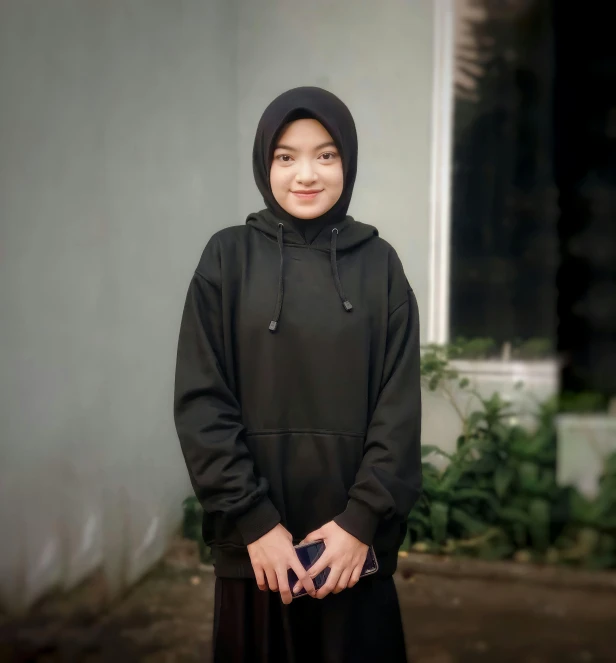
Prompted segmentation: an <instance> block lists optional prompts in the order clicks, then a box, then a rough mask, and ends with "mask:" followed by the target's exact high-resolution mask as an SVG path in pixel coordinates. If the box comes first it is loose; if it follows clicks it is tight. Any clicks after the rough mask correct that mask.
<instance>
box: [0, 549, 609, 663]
mask: <svg viewBox="0 0 616 663" xmlns="http://www.w3.org/2000/svg"><path fill="white" fill-rule="evenodd" d="M398 587H399V593H400V600H401V604H402V610H403V617H404V624H405V632H406V638H407V644H408V651H409V660H410V661H411V662H412V663H471V662H473V663H474V662H482V663H483V662H485V663H497V662H498V663H508V662H511V663H556V662H558V663H603V662H605V663H608V662H609V663H613V662H615V661H616V593H614V592H613V591H612V592H608V591H601V590H600V589H599V590H596V589H595V590H593V591H589V590H582V589H562V588H561V589H558V588H553V587H542V586H540V585H538V584H530V583H512V582H507V581H502V580H490V581H485V580H481V579H468V578H467V579H461V578H455V577H443V576H439V575H424V574H418V575H415V576H413V577H411V578H410V579H404V578H402V577H399V578H398ZM212 595H213V574H212V572H211V570H209V569H207V568H204V567H202V566H200V565H199V563H198V561H197V559H196V555H195V550H194V546H193V545H192V544H191V543H190V542H178V544H177V545H176V546H174V549H173V550H172V551H171V552H170V554H169V556H168V558H167V559H166V561H165V563H164V564H162V565H161V566H160V567H159V568H157V569H156V570H155V571H154V572H153V573H152V574H150V575H149V576H148V577H147V578H146V579H145V580H144V581H143V582H142V583H140V585H139V586H137V587H136V588H134V589H133V590H132V591H131V593H130V594H129V595H128V596H126V597H125V598H124V600H122V601H121V602H120V603H119V604H117V605H116V606H115V607H114V608H113V609H111V610H109V611H107V613H106V614H104V615H102V616H101V614H100V607H101V601H102V598H101V597H102V596H103V584H102V581H101V580H100V579H98V580H97V579H95V580H93V581H92V582H91V583H89V584H88V585H87V586H85V587H83V588H81V590H80V591H78V592H76V593H75V594H73V595H71V596H70V597H62V598H58V599H54V600H48V601H46V602H45V603H44V604H43V605H41V606H39V607H38V608H37V609H36V610H34V611H33V612H32V613H31V614H30V615H29V616H28V617H27V618H26V619H21V620H16V619H8V618H7V617H0V663H5V662H9V661H10V662H11V663H13V662H22V663H25V662H26V661H28V662H30V661H36V662H39V663H48V662H56V661H62V662H65V661H83V662H84V663H100V662H103V661H113V663H121V662H123V661H138V662H140V661H143V662H145V663H197V662H199V663H204V662H205V663H207V662H208V661H209V660H210V656H209V642H210V632H211V619H212Z"/></svg>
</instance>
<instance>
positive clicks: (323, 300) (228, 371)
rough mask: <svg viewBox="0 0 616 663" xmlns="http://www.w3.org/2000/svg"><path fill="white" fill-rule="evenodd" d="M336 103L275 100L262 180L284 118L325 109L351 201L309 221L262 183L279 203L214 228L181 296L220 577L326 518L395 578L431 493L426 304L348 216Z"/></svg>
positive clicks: (261, 147) (202, 478)
mask: <svg viewBox="0 0 616 663" xmlns="http://www.w3.org/2000/svg"><path fill="white" fill-rule="evenodd" d="M306 90H308V92H307V91H306ZM331 97H333V95H330V93H327V92H325V91H322V90H318V89H317V88H308V89H306V88H300V89H299V90H298V91H294V90H291V91H290V92H288V93H285V95H282V96H281V97H279V98H278V99H277V100H275V102H274V103H273V104H272V105H271V106H270V107H269V108H268V110H266V112H265V113H264V116H263V118H262V120H261V123H260V125H259V130H258V131H257V137H256V139H255V151H254V154H253V159H254V161H253V163H254V164H255V177H256V179H257V182H258V184H259V173H258V171H259V168H260V165H259V162H260V160H261V161H262V159H263V153H265V155H266V157H265V158H266V159H269V158H270V156H269V155H270V152H271V150H272V145H273V142H274V140H275V138H276V136H277V134H278V133H279V132H280V131H281V129H282V128H283V127H284V125H285V123H286V122H288V121H290V119H291V120H292V119H296V118H297V117H307V116H311V117H315V118H316V119H319V120H320V121H321V122H322V123H323V124H324V126H326V128H327V129H328V130H329V132H330V134H331V135H332V137H333V138H334V140H335V142H336V143H337V145H338V147H339V149H340V150H341V153H342V159H343V164H344V163H345V162H346V164H347V165H348V164H349V163H350V164H351V166H352V167H351V168H350V169H349V168H348V167H346V166H343V167H344V168H345V191H344V192H343V196H342V197H344V198H345V201H343V203H342V204H341V205H339V206H338V209H337V210H336V211H335V212H334V213H333V214H331V213H328V214H326V215H324V217H321V218H320V219H316V220H314V221H310V222H305V221H300V220H297V219H294V218H293V217H291V218H289V217H288V215H286V213H284V211H283V212H282V213H281V212H280V211H278V210H276V205H275V204H273V203H275V201H273V196H272V195H271V191H269V188H268V185H267V184H266V186H265V190H264V191H262V193H264V198H265V201H266V204H267V207H268V209H265V210H263V211H262V212H259V213H257V214H252V215H250V216H249V217H248V219H247V222H246V225H244V226H236V227H231V228H228V229H226V230H223V231H221V232H219V233H217V234H215V235H214V236H213V237H212V238H211V240H210V241H209V242H208V244H207V246H206V248H205V250H204V252H203V254H202V257H201V260H200V261H199V264H198V266H197V269H196V271H195V273H194V276H193V278H192V281H191V284H190V287H189V290H188V296H187V299H186V303H185V308H184V314H183V318H182V324H181V328H180V338H179V347H178V356H177V369H176V384H175V421H176V427H177V431H178V436H179V439H180V443H181V446H182V451H183V453H184V457H185V460H186V464H187V467H188V471H189V475H190V478H191V482H192V485H193V488H194V490H195V493H196V495H197V496H198V498H199V500H200V502H201V504H202V505H203V508H204V520H203V535H204V538H205V541H206V542H207V543H209V544H211V545H212V549H213V552H214V557H215V564H216V573H217V575H219V576H223V577H252V576H253V571H252V567H251V564H250V559H249V557H248V553H247V550H246V546H247V545H248V544H250V543H252V542H253V541H256V540H257V539H258V538H260V537H261V536H263V535H264V534H266V533H267V532H268V531H269V530H271V529H272V528H273V527H274V526H275V525H276V524H277V523H279V522H280V523H282V524H283V525H284V526H285V527H286V528H287V529H288V530H289V531H290V532H291V534H292V535H293V539H294V541H295V542H298V541H300V540H301V539H302V538H303V537H304V536H305V535H306V534H308V533H309V532H311V531H313V530H315V529H317V528H319V527H320V526H322V525H324V524H325V523H326V522H328V521H330V520H334V521H335V522H336V523H337V524H338V525H339V526H340V527H342V528H344V529H345V530H347V531H348V532H350V533H351V534H352V535H353V536H355V537H356V538H358V539H359V540H360V541H362V542H364V543H366V544H373V545H374V548H375V551H376V554H377V558H378V561H379V565H380V572H381V573H383V574H391V573H393V571H394V570H395V568H396V562H397V551H398V548H399V546H400V544H401V542H402V539H403V538H404V535H405V533H406V518H407V515H408V513H409V511H410V509H411V507H412V506H413V504H414V503H415V501H416V500H417V498H418V496H419V494H420V490H421V453H420V428H421V396H420V372H419V319H418V310H417V302H416V300H415V296H414V294H413V291H412V290H411V288H410V286H409V285H408V282H407V280H406V278H405V275H404V271H403V269H402V265H401V263H400V260H399V258H398V256H397V254H396V252H395V251H394V249H393V248H392V247H391V246H390V245H389V244H388V243H387V242H385V241H384V240H383V239H381V238H380V237H378V232H377V230H376V229H375V228H373V227H372V226H368V225H365V224H363V223H359V222H357V221H355V220H354V219H353V218H352V217H350V216H347V215H346V209H347V207H348V201H349V200H350V195H345V194H347V193H348V192H347V187H350V189H351V190H352V186H353V182H354V179H355V166H354V165H353V164H354V162H355V163H356V153H357V148H356V142H355V147H353V140H352V137H353V136H354V132H355V129H354V125H353V127H352V131H351V132H350V134H349V132H348V131H347V134H346V136H344V135H341V134H344V128H345V126H346V128H347V129H348V122H347V116H346V115H345V109H346V107H345V106H344V105H343V104H342V102H340V101H339V100H337V98H336V97H333V99H334V100H336V102H332V100H331ZM276 104H277V105H278V108H275V109H274V111H277V112H273V111H272V106H276ZM328 104H329V106H328ZM324 105H325V106H326V109H325V111H324V110H323V106H324ZM268 112H269V114H270V116H269V117H268ZM324 113H325V115H324ZM346 113H348V110H346ZM271 115H274V116H275V117H274V119H273V120H272V118H271ZM348 117H350V113H349V114H348ZM351 122H352V118H351ZM268 123H269V126H267V127H266V128H265V129H264V124H265V125H268ZM341 126H342V129H341ZM264 134H268V135H267V136H266V137H265V138H264ZM349 135H351V140H348V137H349ZM345 141H346V142H345ZM355 141H356V139H355ZM353 149H354V158H352V157H351V156H350V155H349V150H353ZM261 184H263V182H261V183H260V188H261ZM268 191H269V193H268ZM342 197H341V198H342ZM339 202H340V201H339ZM335 207H336V206H335ZM330 212H331V211H330ZM272 312H273V313H272Z"/></svg>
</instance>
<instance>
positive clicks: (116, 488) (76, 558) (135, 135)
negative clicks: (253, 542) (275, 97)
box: [0, 0, 237, 606]
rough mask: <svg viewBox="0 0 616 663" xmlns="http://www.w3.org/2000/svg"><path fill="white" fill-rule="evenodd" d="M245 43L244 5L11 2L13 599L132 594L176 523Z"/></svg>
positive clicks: (228, 219)
mask: <svg viewBox="0 0 616 663" xmlns="http://www.w3.org/2000/svg"><path fill="white" fill-rule="evenodd" d="M235 38H236V16H235V9H234V5H233V3H232V2H229V0H208V1H207V2H203V1H202V0H181V1H179V0H174V1H173V2H162V1H159V2H152V1H151V0H106V1H105V2H95V1H94V0H88V1H85V2H84V1H83V0H54V1H53V2H38V1H36V0H4V1H3V2H2V3H1V4H0V97H1V99H2V103H1V105H0V159H1V161H0V233H1V235H0V246H1V250H2V259H1V261H0V265H1V266H0V288H1V290H0V296H1V310H2V314H1V320H2V322H1V336H2V343H1V344H0V385H1V399H0V408H1V409H0V413H1V414H0V416H1V422H2V423H1V436H2V437H1V440H0V468H1V469H0V484H1V486H2V489H1V491H0V492H2V494H1V495H0V529H1V531H2V532H4V534H3V536H2V537H1V538H2V540H3V544H2V546H1V547H0V600H2V599H4V601H5V602H7V603H10V604H11V605H12V606H15V605H16V604H17V603H18V602H20V601H21V602H23V603H24V604H27V603H29V602H30V601H31V600H33V599H34V598H36V596H37V595H39V594H40V593H41V592H43V591H45V590H46V589H47V588H48V586H49V585H50V584H51V583H53V582H59V583H62V584H64V585H70V584H73V583H74V582H77V581H78V580H79V579H80V577H82V576H83V575H84V574H86V573H87V572H88V571H89V570H91V567H92V566H93V565H96V564H98V563H100V562H101V561H104V562H105V565H106V568H107V569H108V571H109V572H110V578H111V581H112V584H113V585H114V587H113V588H116V589H117V587H118V586H119V585H120V584H121V583H122V581H123V580H126V581H127V582H130V581H131V580H132V579H134V578H135V577H137V576H138V575H139V574H140V573H141V572H142V570H143V568H144V567H145V566H147V564H148V563H150V562H151V561H152V560H153V559H154V558H155V557H156V555H157V554H159V552H160V546H161V545H162V544H163V543H164V538H165V537H166V535H167V534H168V531H169V528H170V527H171V526H172V525H174V524H177V522H178V520H179V517H180V508H181V506H180V505H181V499H182V498H183V497H185V496H186V495H187V494H188V493H189V491H190V488H189V485H188V481H187V478H186V471H185V467H184V464H183V460H182V458H181V454H180V451H179V444H178V442H177V438H176V435H175V431H174V428H173V422H172V388H173V369H174V364H175V348H176V343H177V332H178V326H179V319H180V314H181V308H182V304H183V298H184V296H185V292H186V287H187V285H188V279H189V277H190V274H191V272H192V270H193V269H194V266H195V264H196V261H197V259H198V257H199V254H200V251H201V249H202V247H203V245H204V243H205V241H206V240H207V239H208V237H209V236H210V235H211V233H212V232H213V231H214V230H216V229H218V228H220V227H223V226H225V225H229V224H230V223H235V222H236V220H237V205H236V202H235V201H236V191H237V181H236V180H237V178H236V155H237V141H236V116H235V108H236V104H237V86H236V67H235V65H236V41H235ZM125 516H126V517H127V518H128V520H125ZM8 532H10V536H7V533H8ZM21 572H23V573H24V574H25V575H24V576H23V578H22V580H20V579H19V576H20V573H21ZM113 588H112V589H113Z"/></svg>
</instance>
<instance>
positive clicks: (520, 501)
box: [405, 345, 616, 568]
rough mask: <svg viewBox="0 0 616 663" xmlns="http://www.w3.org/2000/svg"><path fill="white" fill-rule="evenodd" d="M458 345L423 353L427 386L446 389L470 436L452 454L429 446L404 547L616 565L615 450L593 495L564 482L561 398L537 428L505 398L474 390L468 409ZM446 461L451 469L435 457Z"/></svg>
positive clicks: (543, 412) (543, 411) (540, 415)
mask: <svg viewBox="0 0 616 663" xmlns="http://www.w3.org/2000/svg"><path fill="white" fill-rule="evenodd" d="M457 356H459V349H458V348H456V347H455V346H436V345H431V346H428V347H427V348H426V351H425V353H424V354H423V356H422V379H423V382H424V385H425V386H426V387H427V388H428V389H430V390H432V391H435V390H437V389H438V390H439V391H441V393H443V395H444V396H445V397H446V398H447V399H448V400H449V401H450V403H451V404H452V405H453V407H454V409H455V410H456V412H457V413H458V415H459V416H460V418H461V420H462V423H463V427H462V435H460V437H459V438H458V440H457V444H456V451H455V452H454V453H452V454H446V453H445V452H443V451H442V450H440V449H439V448H438V447H434V446H428V445H424V447H423V449H422V455H423V458H424V461H423V477H424V480H423V483H424V487H423V493H422V496H421V498H420V499H419V501H418V503H417V505H416V507H415V508H414V509H413V511H412V513H411V514H410V516H409V521H408V524H409V537H408V538H407V540H406V542H405V547H406V548H407V549H408V548H410V549H413V550H418V551H428V552H436V553H447V554H454V555H455V554H463V555H473V556H477V557H481V558H483V559H505V558H512V557H514V558H517V559H520V560H535V561H548V562H563V563H576V564H582V565H584V566H586V567H589V568H610V567H616V454H613V455H612V456H611V457H610V458H608V459H607V462H606V465H605V471H604V474H603V476H602V478H601V481H600V486H599V494H598V496H597V498H596V499H595V500H592V501H591V500H588V499H586V498H585V497H584V496H582V495H581V494H580V493H579V492H578V491H577V490H575V489H574V488H571V487H561V486H558V485H557V483H556V476H555V475H556V473H555V467H556V429H555V425H554V418H555V415H556V413H557V409H558V408H557V401H556V400H552V401H548V402H545V403H543V404H540V405H539V406H538V409H537V412H536V413H535V419H536V426H535V428H534V430H533V431H532V432H531V431H529V430H527V429H525V428H522V427H521V426H519V425H517V424H516V423H515V421H516V417H515V414H516V413H515V412H514V411H513V410H512V409H511V405H510V404H509V403H507V402H505V401H503V400H502V399H501V398H500V396H499V395H498V394H494V395H493V396H492V397H491V398H489V399H485V398H482V397H481V396H480V395H479V394H478V393H476V392H473V391H472V390H470V391H471V393H472V394H473V395H474V397H475V402H476V403H478V408H477V409H475V410H474V411H472V412H470V413H469V414H468V416H467V415H466V414H465V413H464V412H462V409H461V408H460V406H459V404H458V402H457V400H456V396H455V393H456V389H462V390H469V389H470V385H469V382H468V380H465V379H464V378H461V377H460V376H459V374H458V373H457V371H455V370H454V369H453V368H452V367H451V364H450V359H452V358H455V357H457ZM434 455H441V456H445V457H446V458H447V461H448V463H447V465H446V467H445V468H444V469H439V468H438V467H436V466H435V465H434V464H433V463H432V462H430V459H431V458H432V457H433V456H434Z"/></svg>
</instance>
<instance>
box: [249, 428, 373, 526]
mask: <svg viewBox="0 0 616 663" xmlns="http://www.w3.org/2000/svg"><path fill="white" fill-rule="evenodd" d="M247 444H248V448H249V450H250V453H251V456H252V458H253V460H254V463H255V471H256V472H257V473H258V474H259V476H262V477H264V478H265V479H267V481H268V483H269V486H270V488H269V496H270V499H271V500H272V502H273V503H274V506H275V507H276V508H277V509H278V511H279V513H280V516H281V521H282V524H283V525H284V526H285V527H286V528H287V529H288V530H289V531H290V532H291V534H292V535H293V538H294V539H302V538H303V537H304V536H306V534H309V533H310V532H312V531H313V530H315V529H318V528H319V527H321V526H322V525H324V524H325V523H327V522H329V521H330V520H332V519H333V518H334V517H335V516H337V515H338V514H340V513H342V512H343V511H344V510H345V508H346V505H347V501H348V492H349V489H350V488H351V486H352V485H353V483H354V482H355V476H356V474H357V471H358V470H359V466H360V464H361V461H362V457H363V447H364V435H363V434H362V433H357V434H354V433H332V432H315V431H305V432H304V431H297V432H296V431H293V432H271V433H270V432H267V433H252V434H250V435H248V437H247Z"/></svg>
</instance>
